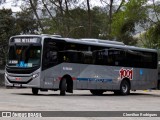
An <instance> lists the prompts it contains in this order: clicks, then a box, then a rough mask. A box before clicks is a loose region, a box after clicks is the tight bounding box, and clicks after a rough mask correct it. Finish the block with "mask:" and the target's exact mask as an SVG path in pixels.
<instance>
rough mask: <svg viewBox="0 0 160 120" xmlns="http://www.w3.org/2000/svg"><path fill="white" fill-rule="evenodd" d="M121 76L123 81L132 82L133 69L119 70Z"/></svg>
mask: <svg viewBox="0 0 160 120" xmlns="http://www.w3.org/2000/svg"><path fill="white" fill-rule="evenodd" d="M119 75H120V78H121V79H123V78H129V79H130V80H132V79H133V68H132V69H124V68H121V69H120V70H119Z"/></svg>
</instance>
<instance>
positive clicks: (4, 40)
mask: <svg viewBox="0 0 160 120" xmlns="http://www.w3.org/2000/svg"><path fill="white" fill-rule="evenodd" d="M15 34H16V27H15V18H14V17H13V16H12V10H11V9H2V10H0V52H1V54H0V58H3V62H5V58H6V53H7V52H6V51H7V46H8V40H9V38H10V37H11V36H12V35H15Z"/></svg>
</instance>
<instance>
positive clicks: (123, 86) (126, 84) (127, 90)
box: [119, 80, 130, 95]
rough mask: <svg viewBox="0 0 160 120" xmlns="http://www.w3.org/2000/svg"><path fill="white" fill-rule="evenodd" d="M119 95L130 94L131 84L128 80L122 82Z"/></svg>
mask: <svg viewBox="0 0 160 120" xmlns="http://www.w3.org/2000/svg"><path fill="white" fill-rule="evenodd" d="M119 93H120V94H121V95H128V94H129V93H130V84H129V82H128V81H127V80H123V81H122V82H121V85H120V91H119Z"/></svg>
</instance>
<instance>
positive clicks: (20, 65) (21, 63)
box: [16, 61, 27, 67]
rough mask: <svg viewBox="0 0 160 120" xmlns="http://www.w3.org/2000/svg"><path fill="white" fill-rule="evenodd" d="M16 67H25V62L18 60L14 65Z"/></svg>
mask: <svg viewBox="0 0 160 120" xmlns="http://www.w3.org/2000/svg"><path fill="white" fill-rule="evenodd" d="M16 66H17V67H27V64H26V63H24V61H20V62H19V64H17V65H16Z"/></svg>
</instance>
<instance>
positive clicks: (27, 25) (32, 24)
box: [16, 9, 38, 34]
mask: <svg viewBox="0 0 160 120" xmlns="http://www.w3.org/2000/svg"><path fill="white" fill-rule="evenodd" d="M16 30H17V33H21V34H29V33H32V34H34V33H35V30H38V24H37V21H36V19H35V18H34V14H33V13H32V11H31V10H30V9H25V10H23V11H21V12H18V13H17V14H16Z"/></svg>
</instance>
